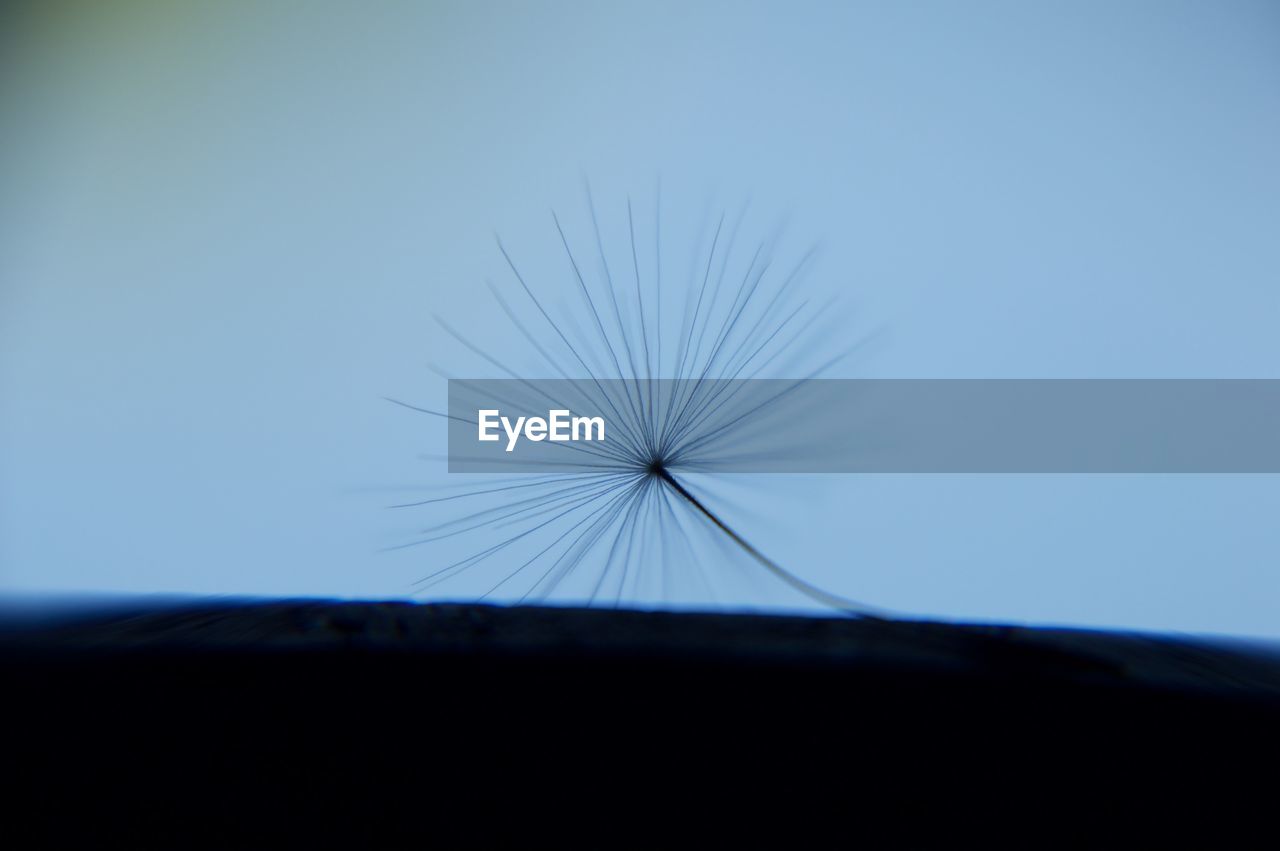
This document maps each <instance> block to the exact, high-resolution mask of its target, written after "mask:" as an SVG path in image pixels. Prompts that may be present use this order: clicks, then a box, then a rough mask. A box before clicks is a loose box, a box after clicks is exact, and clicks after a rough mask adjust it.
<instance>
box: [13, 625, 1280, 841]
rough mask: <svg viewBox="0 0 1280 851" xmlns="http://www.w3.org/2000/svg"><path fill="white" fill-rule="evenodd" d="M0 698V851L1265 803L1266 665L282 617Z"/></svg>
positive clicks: (54, 655) (937, 631)
mask: <svg viewBox="0 0 1280 851" xmlns="http://www.w3.org/2000/svg"><path fill="white" fill-rule="evenodd" d="M0 669H2V670H0V677H2V678H3V679H2V681H3V682H4V685H5V692H4V693H5V697H4V701H5V704H6V714H7V715H8V719H7V721H6V723H5V724H4V726H3V736H4V745H3V747H4V753H5V763H6V768H5V773H6V775H7V779H8V782H9V783H10V784H11V785H12V787H13V788H11V789H10V790H9V791H8V792H7V793H6V795H5V798H4V806H5V809H6V813H5V815H4V824H5V827H4V832H5V835H6V836H9V837H11V838H12V837H18V836H21V837H23V838H22V840H21V842H19V843H18V844H15V845H9V847H35V846H39V845H51V846H58V847H97V846H105V845H107V844H109V843H110V844H120V843H121V842H122V841H123V847H136V846H138V845H154V846H160V847H171V848H183V847H190V846H192V845H209V844H213V845H220V846H223V847H263V846H266V847H276V846H280V845H312V846H315V847H333V846H336V847H351V848H368V847H384V846H389V845H395V846H412V847H457V846H459V845H477V846H481V847H504V846H509V845H513V844H520V845H524V844H529V843H535V842H539V841H541V842H542V843H545V842H550V843H551V844H552V845H553V846H562V845H566V844H575V845H586V846H589V847H598V848H608V847H612V846H616V845H622V844H628V845H640V846H646V847H662V846H664V845H667V844H671V843H673V842H683V843H690V842H705V843H706V844H707V845H708V846H709V847H721V846H723V845H725V844H727V843H729V842H730V841H732V840H747V839H754V840H762V839H764V838H766V837H776V838H778V839H780V840H782V845H783V847H793V846H796V845H809V844H818V843H819V841H820V842H821V844H825V845H831V844H836V845H864V844H865V843H866V840H867V839H868V838H869V837H872V836H877V837H880V838H881V839H883V838H885V837H886V836H887V837H889V838H891V839H893V840H894V843H893V844H896V845H908V846H910V845H918V844H920V842H921V841H922V840H925V839H929V840H934V841H937V840H940V839H946V838H951V837H955V838H957V839H958V838H959V837H960V836H968V837H970V838H973V837H975V836H976V837H978V838H979V839H987V840H994V839H1000V840H1004V841H1005V842H1008V843H1012V844H1016V845H1020V846H1023V847H1034V846H1038V845H1044V844H1047V843H1052V842H1061V841H1063V840H1064V839H1072V840H1073V839H1080V840H1086V841H1087V844H1089V845H1093V846H1096V845H1099V844H1101V845H1126V844H1134V845H1146V844H1148V842H1149V841H1150V840H1152V839H1153V838H1154V837H1158V836H1174V837H1178V838H1182V839H1188V838H1190V837H1200V838H1202V839H1203V840H1204V841H1206V842H1207V841H1210V840H1211V839H1212V838H1213V837H1219V838H1221V837H1222V836H1225V835H1226V834H1228V833H1234V832H1235V831H1237V830H1238V829H1240V828H1241V827H1244V826H1248V825H1254V824H1256V825H1261V826H1264V830H1265V832H1264V833H1261V834H1255V840H1256V841H1257V844H1268V841H1267V837H1268V836H1272V837H1273V836H1274V834H1273V831H1274V830H1275V821H1274V819H1275V817H1276V812H1277V794H1280V790H1278V789H1277V776H1278V773H1280V657H1277V656H1276V655H1275V654H1274V653H1271V654H1268V653H1267V652H1264V651H1261V650H1250V649H1247V648H1232V647H1230V646H1228V645H1212V644H1205V643H1198V642H1193V641H1190V640H1179V639H1172V638H1168V639H1161V638H1155V637H1150V636H1135V635H1125V634H1115V633H1098V632H1083V631H1066V630H1036V629H1014V628H994V627H975V626H956V625H944V624H930V623H911V622H896V621H893V622H891V621H858V620H848V619H813V618H797V617H765V616H740V615H712V614H661V613H642V612H606V611H593V610H581V609H550V608H497V607H484V606H469V605H438V606H413V605H405V604H351V603H347V604H340V603H323V602H319V603H317V602H281V603H269V604H237V605H222V606H213V605H210V606H203V607H199V606H190V607H186V608H178V609H160V610H151V611H134V612H128V611H117V612H115V613H113V614H99V615H96V616H90V615H81V616H79V617H77V618H75V619H73V620H70V621H64V622H61V623H56V624H48V623H46V624H42V625H38V626H32V625H26V626H23V627H16V626H12V625H11V626H10V628H8V629H7V630H5V631H4V633H3V635H0ZM1118 831H1119V832H1118ZM113 840H114V841H113ZM1143 840H1145V841H1143ZM873 844H879V843H873ZM931 844H932V843H931ZM1213 844H1217V843H1213ZM6 845H8V843H6Z"/></svg>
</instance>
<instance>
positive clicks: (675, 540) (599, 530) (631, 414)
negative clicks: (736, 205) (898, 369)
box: [397, 190, 871, 615]
mask: <svg viewBox="0 0 1280 851" xmlns="http://www.w3.org/2000/svg"><path fill="white" fill-rule="evenodd" d="M587 209H588V212H589V216H590V229H589V234H588V235H587V238H585V239H583V238H582V236H581V235H580V234H573V233H571V231H570V230H569V229H568V228H566V227H565V225H564V222H563V221H562V220H561V218H560V217H559V216H558V215H556V214H555V213H553V214H552V224H553V225H554V233H555V239H556V240H557V241H558V243H559V245H560V246H561V248H562V250H563V259H564V265H565V278H563V279H561V280H560V281H558V282H556V283H565V280H566V279H567V283H568V285H569V288H570V289H571V290H572V291H573V292H574V295H575V301H574V302H572V303H571V304H572V305H574V306H575V307H576V313H575V312H574V311H573V310H571V309H569V308H561V309H559V310H556V309H553V308H552V307H551V305H552V303H553V302H551V301H549V300H548V297H547V293H546V292H545V291H542V292H540V290H542V289H543V288H544V286H545V285H543V284H539V285H538V286H535V285H534V283H532V282H531V280H530V278H529V276H527V275H526V274H525V272H524V271H523V270H522V268H521V266H520V265H519V263H518V262H517V260H516V258H515V257H514V256H513V254H512V252H511V251H510V250H509V249H508V247H507V246H506V244H504V243H503V241H502V240H501V239H500V238H499V239H498V240H497V250H498V252H499V253H500V255H501V257H502V258H503V260H504V262H505V264H506V267H507V270H508V272H509V275H510V281H509V282H508V285H507V286H505V287H503V286H499V285H498V284H496V283H493V282H489V289H490V291H491V293H492V294H493V296H494V298H495V301H496V303H497V306H498V308H499V311H498V312H499V313H500V314H501V315H502V316H503V317H505V319H506V320H507V321H508V322H509V323H510V325H511V328H512V329H513V330H514V331H515V333H516V335H517V336H518V338H519V339H520V340H523V342H525V343H527V344H528V347H529V353H528V357H527V358H521V360H520V361H519V362H518V364H511V363H507V362H504V361H503V360H501V359H499V358H498V357H495V356H494V355H493V354H492V353H491V352H490V351H488V350H487V349H486V347H485V346H484V345H483V344H481V343H480V342H478V341H477V340H475V339H472V338H470V337H468V336H466V335H464V334H462V333H460V332H459V331H457V330H455V328H454V327H453V326H452V325H451V324H449V323H448V322H446V321H444V320H442V319H440V318H438V317H437V322H438V324H439V325H440V327H441V328H442V329H443V330H444V332H445V333H446V334H447V335H448V336H449V337H451V338H453V339H454V340H455V341H457V342H458V343H459V344H461V345H462V346H463V347H464V348H465V349H466V350H467V351H469V352H471V353H472V354H474V355H476V356H478V357H479V358H480V359H481V360H482V361H484V362H485V363H486V364H487V365H488V366H489V367H491V368H494V369H496V370H498V372H499V373H500V374H501V375H502V376H504V377H505V378H507V379H511V380H510V381H508V382H505V383H504V384H503V387H505V388H507V390H508V392H509V394H510V398H509V399H504V400H501V401H502V402H503V403H506V402H508V401H509V402H511V405H505V404H503V405H501V406H499V407H492V406H490V407H488V408H485V409H483V410H480V411H479V412H478V414H477V418H478V419H477V420H476V421H472V420H470V419H469V418H466V417H459V416H458V415H456V414H454V413H446V412H440V411H434V410H428V409H425V408H419V407H417V406H411V405H405V407H408V408H411V409H413V410H415V411H421V412H425V413H431V414H435V415H437V416H441V417H446V418H450V419H452V420H455V421H462V422H466V423H468V424H469V425H470V426H471V428H472V429H474V431H473V432H472V434H473V436H475V435H477V434H478V435H481V436H483V437H482V439H483V440H493V441H499V440H500V441H502V442H503V445H507V446H508V449H515V448H516V444H517V442H518V441H519V440H520V439H521V436H522V435H523V436H524V437H525V438H528V439H532V440H535V441H541V440H543V439H544V438H545V437H546V435H547V433H548V423H547V418H536V419H539V420H541V421H540V422H539V423H534V424H533V426H534V427H533V431H532V432H530V424H529V422H528V421H527V420H525V419H522V420H521V421H520V422H519V423H513V422H511V421H509V420H508V419H507V418H505V417H500V409H501V408H525V407H530V406H533V407H537V406H538V405H541V408H540V410H545V411H548V417H554V418H557V419H556V422H557V427H559V425H560V424H561V423H562V422H568V420H561V419H558V418H561V417H570V416H571V414H570V410H571V409H572V410H577V408H576V407H573V406H571V405H569V404H567V403H566V400H564V399H556V398H552V397H551V394H549V393H547V392H546V390H545V387H544V386H542V385H540V384H539V383H538V382H537V381H534V380H533V379H532V375H533V373H534V371H535V370H549V371H550V373H551V374H552V375H553V376H554V377H556V378H558V379H566V380H569V381H571V382H572V386H573V387H574V388H575V389H576V390H577V392H579V393H581V394H582V397H583V398H584V399H586V400H588V401H589V402H590V403H591V404H592V405H593V406H594V407H595V408H596V409H598V410H599V411H600V413H601V414H604V415H605V418H607V419H608V423H609V430H610V431H609V439H608V440H603V441H601V442H595V443H593V442H590V441H587V442H581V441H578V442H564V441H560V442H558V443H557V447H558V448H559V449H563V450H565V451H566V452H567V451H570V450H572V451H573V452H574V453H576V454H575V455H573V456H571V457H572V458H573V459H574V461H573V463H574V465H575V466H574V468H573V471H572V472H560V471H555V472H549V473H546V474H537V473H533V474H529V473H526V474H523V475H519V476H513V477H511V478H508V479H499V480H494V479H492V478H489V479H486V481H485V483H484V485H482V486H480V487H475V488H470V489H467V490H462V491H459V492H457V493H451V494H448V495H442V496H435V497H431V498H428V499H423V500H417V501H412V502H408V503H404V504H402V505H400V506H397V507H399V508H413V509H425V508H430V509H446V508H453V507H455V506H461V505H466V504H471V505H473V506H474V507H473V509H472V510H470V511H466V512H460V513H458V514H456V515H454V516H451V517H449V518H448V519H446V520H443V521H442V522H439V523H437V524H435V525H433V526H431V527H428V528H425V529H422V530H421V531H420V534H419V536H418V537H416V538H414V539H412V540H410V541H407V542H406V543H404V544H402V545H401V546H400V547H399V548H401V549H403V548H411V547H419V546H424V545H431V546H433V547H440V546H441V545H442V544H445V543H448V544H450V545H451V546H452V549H453V552H454V554H457V553H463V554H462V555H461V557H459V558H456V559H452V560H451V561H449V563H447V564H444V565H442V566H439V567H437V568H435V569H434V570H432V571H431V572H430V573H428V574H427V575H425V576H423V577H422V578H421V579H420V580H419V582H418V583H417V584H418V587H419V588H420V589H422V590H426V589H428V588H435V587H436V586H437V585H439V584H440V583H444V582H448V581H450V580H452V579H454V578H456V577H458V576H460V575H462V574H463V573H467V574H471V573H475V572H480V571H483V572H484V573H485V576H486V577H487V582H488V587H489V590H488V591H487V592H486V593H485V594H484V595H482V596H483V597H485V598H487V597H499V596H504V597H506V596H514V598H515V599H517V600H519V601H525V600H530V599H546V598H549V597H551V596H553V595H556V594H558V593H559V592H560V591H561V590H562V589H568V588H570V586H572V587H573V590H572V591H571V592H570V593H573V594H575V595H576V596H578V597H580V598H584V599H586V600H587V601H589V602H591V603H602V602H612V603H613V604H614V605H620V604H622V603H624V602H634V601H636V600H638V599H642V598H645V597H646V596H647V597H654V598H657V599H660V600H661V599H664V598H666V599H669V598H671V597H672V596H674V593H675V592H676V591H677V590H678V589H680V588H689V587H691V586H695V585H697V586H701V587H702V588H703V589H704V590H705V591H707V592H709V593H710V595H711V596H714V595H715V590H714V579H713V577H710V576H707V575H706V571H705V568H706V567H707V566H706V565H705V564H703V563H702V562H704V561H705V560H704V559H700V558H698V556H697V554H696V552H695V550H694V547H693V545H692V542H691V537H692V536H695V535H710V536H713V537H717V538H718V539H719V540H720V541H722V542H726V543H727V544H728V546H729V547H730V549H731V550H732V552H735V553H737V554H738V556H739V557H741V558H743V559H744V560H745V563H746V564H747V565H755V567H756V568H757V569H758V568H761V567H762V568H764V570H765V572H766V574H767V575H769V576H771V577H773V578H774V579H776V580H778V581H780V582H782V583H784V584H785V585H787V586H789V587H790V588H792V589H793V590H795V591H798V592H800V593H801V594H803V595H805V596H806V597H808V598H810V599H811V600H814V601H817V602H819V603H821V604H823V605H826V606H830V607H832V608H835V609H838V610H841V611H845V612H850V613H857V614H864V615H865V614H868V613H869V612H870V611H871V610H870V609H869V607H866V606H863V605H861V604H858V603H855V602H853V601H850V600H847V599H844V598H842V597H839V596H837V595H834V594H831V593H828V592H826V591H824V590H822V589H820V588H818V587H816V586H815V585H813V584H811V583H809V582H807V581H805V580H804V579H803V578H802V577H800V576H798V575H797V574H796V573H794V572H792V571H790V570H788V569H786V568H784V567H782V566H781V565H780V564H779V563H778V562H777V561H775V560H773V559H772V558H770V557H768V556H766V555H765V554H764V553H762V552H761V551H760V550H758V549H757V548H756V547H755V546H753V545H752V544H751V543H749V542H748V540H747V539H746V538H745V537H744V536H743V534H742V533H741V532H740V530H737V529H734V528H732V527H730V526H729V525H728V523H726V521H725V520H724V519H723V518H722V516H721V515H720V514H719V513H717V512H716V511H715V510H713V508H712V507H711V506H709V505H708V503H707V501H706V499H705V498H704V497H700V496H698V495H696V494H695V493H694V492H693V491H692V490H691V486H690V483H689V482H688V481H687V480H683V476H684V473H685V472H694V471H699V470H704V469H708V468H711V467H712V466H713V465H711V464H710V463H709V462H710V460H711V459H712V458H713V457H714V455H715V453H716V452H723V451H724V447H725V445H726V443H728V444H730V445H731V444H732V440H733V437H734V433H735V423H734V420H733V417H732V416H730V415H729V414H727V413H726V412H733V411H734V410H735V409H734V407H733V405H735V404H736V405H738V406H739V408H743V406H744V405H746V406H747V407H746V408H745V409H744V410H745V411H746V412H748V413H749V412H750V410H751V407H750V406H752V405H755V406H759V404H760V402H759V400H754V401H750V402H746V401H744V400H743V399H741V398H738V399H737V400H736V401H735V399H734V397H735V395H736V393H735V391H734V390H733V389H732V387H733V386H734V385H733V382H734V381H736V380H739V379H750V378H760V377H774V376H777V374H778V373H779V372H787V371H793V375H794V376H796V377H797V380H798V381H803V380H806V379H809V378H814V377H816V376H818V375H820V374H822V373H823V372H824V371H825V370H826V369H828V368H829V367H831V366H832V365H833V364H834V363H836V362H838V361H839V360H840V359H841V358H842V357H843V356H844V354H846V353H842V354H840V355H837V356H836V357H831V358H828V359H826V360H821V359H817V360H819V361H820V362H818V363H813V361H814V360H815V358H813V357H812V354H813V353H815V352H816V353H822V352H826V351H827V350H826V348H825V347H823V346H814V345H812V341H813V340H814V339H815V335H818V334H820V331H819V330H818V323H819V322H821V321H822V320H823V319H824V318H826V317H827V316H828V315H829V308H830V305H829V304H828V303H823V304H813V303H812V302H811V301H810V300H807V299H803V298H800V294H799V293H798V292H797V282H798V281H799V279H800V278H801V276H802V274H803V272H804V271H805V269H806V267H807V266H808V265H809V263H810V261H811V259H812V257H813V253H814V252H813V250H812V249H811V250H810V251H808V252H806V253H804V254H803V255H802V256H801V257H800V258H799V259H798V260H797V261H796V262H795V263H793V264H791V265H790V267H787V268H781V269H778V268H775V267H774V263H773V247H774V246H773V243H772V241H771V240H765V241H762V242H761V243H759V244H758V245H756V246H755V247H754V248H753V249H752V250H751V251H750V252H749V253H748V252H741V253H740V254H739V253H738V252H737V249H736V248H735V246H737V245H738V243H739V238H740V236H741V231H742V225H743V220H744V218H745V208H744V211H743V213H739V214H738V215H736V216H735V217H733V219H732V223H731V224H730V225H728V226H727V227H726V224H725V222H726V216H725V215H724V214H721V215H720V216H718V217H717V220H716V224H715V226H714V229H713V230H712V231H711V236H710V239H709V240H708V242H707V244H706V245H705V246H699V248H698V251H697V253H696V263H695V264H694V265H693V268H694V270H695V271H694V272H693V273H692V274H690V275H689V276H687V277H681V276H678V275H673V274H672V273H671V272H670V270H669V269H664V268H663V263H664V260H663V237H664V232H663V222H662V214H661V205H660V202H658V201H655V204H654V206H653V209H652V213H651V220H650V221H649V225H650V226H651V230H652V234H651V235H652V245H647V244H646V245H644V251H641V241H640V240H639V239H637V230H638V227H637V224H638V223H637V217H636V215H635V208H634V207H633V205H632V203H631V200H630V199H628V200H627V202H626V207H625V214H626V215H625V225H626V226H625V230H624V232H625V235H626V236H625V240H623V244H624V246H625V250H624V251H623V252H622V256H621V262H619V260H620V258H619V257H618V256H616V255H615V256H613V257H611V256H610V252H609V250H607V248H606V245H607V242H606V239H605V237H604V235H603V232H602V228H601V222H600V219H599V217H598V216H597V214H596V208H595V203H594V200H593V199H592V197H591V194H590V191H589V190H588V193H587ZM579 240H580V241H581V242H586V243H587V244H590V245H592V250H588V251H587V252H585V253H584V252H583V251H582V249H581V244H580V242H579ZM642 257H645V258H646V260H645V261H642V259H641V258H642ZM592 266H594V267H595V268H596V271H595V272H594V273H593V272H592V271H591V267H592ZM673 320H674V321H673ZM673 333H674V334H675V335H676V336H675V337H674V340H673V339H671V335H672V334H673ZM673 343H674V345H673ZM805 344H809V345H805ZM806 361H807V362H808V363H806ZM534 364H537V366H534ZM442 374H443V373H442ZM453 380H454V381H455V382H456V383H457V384H458V385H459V387H462V388H464V389H465V388H467V387H469V386H470V384H469V382H468V380H464V379H458V378H454V379H453ZM544 397H545V398H544ZM398 404H402V405H404V403H398ZM531 409H532V408H531ZM472 410H473V411H474V410H475V409H472ZM553 412H554V413H553ZM744 415H745V414H744ZM529 419H535V418H529ZM581 419H583V420H587V419H589V418H581ZM597 419H600V425H599V429H600V433H601V436H603V432H604V422H603V419H601V418H597ZM740 419H741V417H739V420H740ZM574 422H575V423H576V419H575V420H574ZM499 423H501V425H500V426H499ZM574 427H575V428H576V425H575V426H574ZM588 428H589V426H588ZM557 434H560V432H557ZM531 435H537V436H536V437H535V436H531ZM574 440H575V441H576V440H577V439H576V438H575V439H574ZM508 441H509V444H508V443H507V442H508ZM565 457H570V456H565ZM480 506H483V507H480ZM463 538H468V539H469V544H462V543H460V541H461V539H463ZM467 547H469V549H468V548H467ZM676 565H680V566H681V568H680V569H678V570H677V569H673V568H674V566H676ZM655 566H656V567H655ZM740 566H741V565H740Z"/></svg>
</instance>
